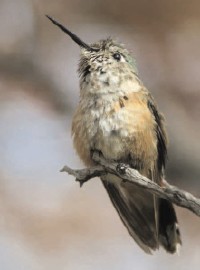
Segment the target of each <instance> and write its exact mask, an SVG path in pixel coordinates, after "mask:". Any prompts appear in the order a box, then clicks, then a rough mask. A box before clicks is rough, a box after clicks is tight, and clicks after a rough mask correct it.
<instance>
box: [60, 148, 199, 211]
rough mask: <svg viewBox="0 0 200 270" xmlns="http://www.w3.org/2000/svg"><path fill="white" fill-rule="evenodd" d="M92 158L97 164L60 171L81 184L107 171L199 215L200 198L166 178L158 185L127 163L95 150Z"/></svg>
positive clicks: (65, 168)
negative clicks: (106, 156) (109, 157)
mask: <svg viewBox="0 0 200 270" xmlns="http://www.w3.org/2000/svg"><path fill="white" fill-rule="evenodd" d="M93 160H94V161H95V162H96V163H97V164H99V165H98V166H95V167H91V168H86V169H80V170H73V169H71V168H69V167H68V166H64V168H63V169H62V170H61V171H62V172H67V173H68V174H70V175H73V176H75V178H76V180H77V181H79V182H80V185H81V186H82V185H83V184H84V183H85V182H86V181H88V180H90V179H92V178H94V177H96V176H102V175H105V174H107V173H111V174H114V175H116V176H119V178H120V179H122V181H124V182H129V183H132V184H134V185H137V186H140V187H141V188H143V189H145V190H147V191H149V192H150V193H152V194H155V195H157V196H158V197H160V198H163V199H166V200H168V201H170V202H172V203H174V204H176V205H178V206H180V207H183V208H187V209H189V210H190V211H192V212H193V213H195V214H196V215H197V216H200V199H198V198H196V197H194V196H193V195H192V194H191V193H188V192H186V191H183V190H181V189H179V188H177V187H175V186H172V185H170V184H169V183H167V182H166V180H165V182H166V184H165V186H163V187H160V186H159V185H157V184H156V183H155V182H153V181H151V180H150V179H148V178H147V177H145V176H142V175H141V174H140V173H139V172H138V171H137V170H135V169H132V168H130V167H129V166H128V165H126V164H122V163H117V162H114V161H109V162H108V161H107V160H106V159H105V158H104V157H103V156H100V155H99V154H98V153H97V152H94V153H93Z"/></svg>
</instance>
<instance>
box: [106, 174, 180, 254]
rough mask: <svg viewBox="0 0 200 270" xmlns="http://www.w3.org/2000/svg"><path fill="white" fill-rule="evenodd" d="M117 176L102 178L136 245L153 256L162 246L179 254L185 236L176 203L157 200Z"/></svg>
mask: <svg viewBox="0 0 200 270" xmlns="http://www.w3.org/2000/svg"><path fill="white" fill-rule="evenodd" d="M113 177H115V178H116V176H113V175H106V176H105V177H102V182H103V185H104V187H105V188H106V190H107V192H108V194H109V197H110V199H111V201H112V203H113V205H114V207H115V208H116V210H117V212H118V214H119V216H120V218H121V220H122V222H123V223H124V225H125V226H126V227H127V229H128V232H129V234H130V235H131V236H132V237H133V238H134V240H135V241H136V243H137V244H138V245H139V246H140V247H141V248H142V249H143V250H144V251H145V252H146V253H150V254H151V253H152V251H154V250H156V249H158V248H159V244H160V245H162V246H163V247H164V248H165V249H166V251H168V252H170V253H175V252H176V251H177V248H178V245H180V244H181V237H180V231H179V229H178V223H177V218H176V214H175V210H174V208H173V206H172V204H171V203H169V202H168V201H166V200H164V199H156V201H155V198H154V196H153V195H151V194H150V193H149V192H147V191H144V190H142V189H141V188H139V187H137V186H135V185H132V184H129V183H122V182H121V181H119V179H113ZM155 203H156V204H155ZM157 223H158V224H157ZM156 224H157V225H156Z"/></svg>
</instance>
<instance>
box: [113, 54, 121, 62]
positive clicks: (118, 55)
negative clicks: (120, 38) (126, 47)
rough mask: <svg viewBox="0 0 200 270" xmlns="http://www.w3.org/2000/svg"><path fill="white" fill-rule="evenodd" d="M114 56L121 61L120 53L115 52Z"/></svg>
mask: <svg viewBox="0 0 200 270" xmlns="http://www.w3.org/2000/svg"><path fill="white" fill-rule="evenodd" d="M113 58H114V59H115V60H117V61H118V62H119V61H120V59H121V54H120V53H114V54H113Z"/></svg>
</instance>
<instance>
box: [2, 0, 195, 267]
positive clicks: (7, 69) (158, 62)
mask: <svg viewBox="0 0 200 270" xmlns="http://www.w3.org/2000/svg"><path fill="white" fill-rule="evenodd" d="M45 14H49V15H51V16H54V17H55V18H56V19H57V20H59V21H60V22H62V23H63V24H65V25H66V26H67V27H68V28H69V29H71V30H72V31H73V32H75V33H76V34H77V35H79V36H80V37H81V38H83V39H84V40H85V41H86V42H88V43H92V42H94V41H96V40H98V39H101V38H105V37H108V36H113V37H115V38H117V39H118V40H119V41H121V42H123V43H125V44H126V46H127V48H128V49H130V50H131V51H132V52H133V55H134V56H135V58H136V59H137V63H138V69H139V74H140V78H141V79H142V80H143V82H144V84H145V85H146V86H147V88H148V89H150V90H151V92H152V94H153V95H154V97H155V99H156V100H157V103H158V104H159V108H160V110H161V111H163V112H164V114H165V117H166V120H167V128H168V133H169V138H170V148H169V162H168V166H167V170H166V175H167V179H168V181H169V182H170V183H172V184H174V185H177V186H179V187H180V188H183V189H186V190H188V191H190V192H192V193H193V194H194V195H196V196H200V185H199V180H200V179H199V178H200V168H199V164H200V143H199V138H200V121H199V119H200V106H199V104H200V49H199V48H200V2H199V1H198V0H196V1H195V0H191V1H187V0H169V1H159V0H152V1H148V0H133V1H131V0H123V1H122V0H115V1H114V0H107V1H100V0H95V1H94V0H93V1H92V0H85V1H81V0H73V1H72V0H57V1H47V0H40V1H39V0H32V1H31V0H0V151H1V155H0V268H1V269H5V270H8V269H9V270H14V269H20V270H23V269H31V270H32V269H33V270H41V269H48V270H51V269H52V270H53V269H57V270H62V269H63V270H64V269H73V270H76V269H77V270H83V269H84V270H91V269H105V270H106V269H117V270H121V269H125V270H129V269H162V270H165V269H166V270H167V269H172V270H173V269H181V270H182V269H183V270H187V269H194V270H196V269H199V264H200V261H199V253H200V233H199V232H200V220H199V218H198V217H196V216H195V215H193V214H191V213H190V212H189V211H187V210H184V209H180V208H178V209H177V212H178V217H179V222H180V226H181V230H182V238H183V244H184V245H183V248H182V250H181V253H180V256H177V255H175V256H171V255H168V254H166V253H165V252H164V251H162V249H161V250H160V251H159V252H157V253H155V255H154V256H148V255H146V254H144V253H143V251H141V250H140V249H139V247H138V246H137V245H136V244H135V242H134V241H133V240H132V239H131V238H130V237H129V235H128V233H127V230H126V229H125V228H124V226H123V225H122V223H121V221H120V219H119V217H118V215H117V213H116V211H115V209H114V208H113V206H112V205H111V203H110V201H109V198H108V196H107V194H106V192H105V190H104V189H103V187H102V185H101V183H100V181H99V180H98V179H95V180H93V181H90V182H88V183H87V184H85V185H84V187H83V188H82V189H80V188H79V185H78V184H77V183H76V182H75V181H74V178H73V177H70V176H68V175H67V174H64V173H62V174H61V173H60V172H59V170H60V169H61V167H63V165H64V164H68V165H69V166H71V167H73V168H81V167H83V164H82V163H81V162H80V160H79V158H78V157H77V155H76V153H75V151H74V149H73V146H72V139H71V135H70V129H71V120H72V116H73V113H74V110H75V108H76V105H77V103H78V96H79V82H78V75H77V72H76V71H77V64H78V60H79V48H78V46H77V45H76V44H75V43H73V42H72V41H71V39H70V38H69V37H67V36H66V35H64V34H63V33H61V31H60V30H59V29H57V28H56V27H55V26H53V25H52V24H51V23H50V22H49V21H48V20H47V19H46V18H45V16H44V15H45Z"/></svg>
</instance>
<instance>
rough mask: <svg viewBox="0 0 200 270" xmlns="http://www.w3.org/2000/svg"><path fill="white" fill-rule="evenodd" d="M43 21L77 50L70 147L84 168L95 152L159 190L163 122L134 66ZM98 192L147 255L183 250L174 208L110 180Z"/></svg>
mask: <svg viewBox="0 0 200 270" xmlns="http://www.w3.org/2000/svg"><path fill="white" fill-rule="evenodd" d="M47 17H48V19H50V21H51V22H52V23H53V24H55V25H56V26H58V27H59V28H60V29H61V30H62V31H63V32H64V33H66V34H67V35H69V36H70V37H71V38H72V40H73V41H74V42H75V43H77V44H78V45H79V47H80V51H81V54H80V62H79V67H78V72H79V75H80V100H79V104H78V107H77V109H76V112H75V114H74V117H73V121H72V136H73V142H74V147H75V149H76V151H77V153H78V155H79V157H80V158H81V160H82V161H83V162H84V163H85V165H86V166H93V165H95V163H94V161H93V160H92V153H93V152H94V151H98V152H100V153H101V154H102V155H103V156H104V158H105V159H106V160H108V162H109V161H113V160H114V161H116V162H119V163H125V164H128V165H129V166H130V167H131V168H134V169H136V170H138V171H139V172H140V173H141V174H142V175H144V176H146V177H148V178H149V179H150V180H151V181H154V182H155V183H157V184H158V185H160V186H162V185H164V170H165V164H166V159H167V146H168V139H167V135H166V128H165V120H164V117H163V115H162V113H160V111H159V109H158V107H157V105H156V103H155V101H154V98H153V97H152V95H151V94H150V92H149V91H148V89H147V88H146V87H145V86H144V85H143V83H142V81H141V79H140V78H139V75H138V70H137V67H136V62H135V59H134V57H133V56H132V55H131V53H130V52H129V51H128V50H127V49H126V48H125V47H124V45H122V44H120V43H118V42H116V41H115V40H113V39H112V38H107V39H102V40H100V41H98V42H95V43H93V44H87V43H85V42H84V41H82V40H81V39H80V38H79V37H78V36H77V35H75V34H74V33H72V32H71V31H69V30H68V29H67V28H66V27H65V26H63V25H62V24H60V23H59V22H57V21H56V20H55V19H53V18H52V17H50V16H48V15H47ZM101 180H102V183H103V186H104V187H105V189H106V190H107V192H108V195H109V197H110V200H111V202H112V204H113V206H114V207H115V209H116V210H117V213H118V214H119V216H120V219H121V221H122V222H123V224H124V225H125V227H126V228H127V230H128V232H129V234H130V236H131V237H132V238H133V239H134V240H135V242H136V243H137V244H138V245H139V246H140V247H141V248H142V249H143V250H144V251H145V252H146V253H149V254H152V252H153V251H155V250H157V249H159V247H160V246H162V247H163V248H164V249H165V250H166V251H167V252H169V253H172V254H173V253H176V252H178V250H179V247H180V246H181V244H182V241H181V234H180V230H179V225H178V221H177V217H176V213H175V209H174V207H173V205H172V204H171V203H170V202H169V201H167V200H165V199H162V198H158V197H156V196H155V195H152V194H150V193H149V192H148V191H146V190H143V189H141V188H140V187H138V186H135V185H134V184H132V183H128V182H124V181H122V179H120V178H119V177H117V176H115V175H113V174H110V173H109V174H106V175H104V176H102V177H101Z"/></svg>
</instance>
